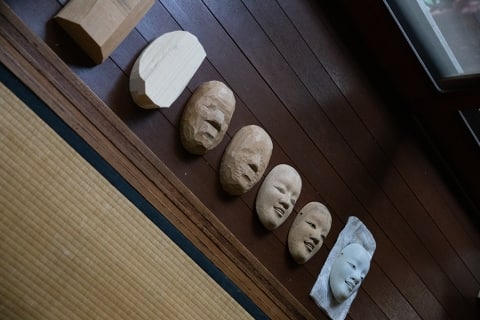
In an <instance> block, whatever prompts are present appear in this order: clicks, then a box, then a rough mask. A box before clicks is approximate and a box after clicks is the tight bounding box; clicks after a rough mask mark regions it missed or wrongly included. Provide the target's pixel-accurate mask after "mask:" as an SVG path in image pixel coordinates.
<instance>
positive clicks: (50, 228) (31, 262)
mask: <svg viewBox="0 0 480 320" xmlns="http://www.w3.org/2000/svg"><path fill="white" fill-rule="evenodd" d="M0 315H1V316H0V317H1V318H2V319H242V318H250V315H249V314H248V313H247V312H246V311H245V309H244V308H243V307H242V306H241V305H239V304H238V303H237V301H236V300H235V299H233V298H232V297H231V296H230V295H229V294H228V293H227V292H226V291H225V290H224V289H223V288H222V287H220V286H219V285H218V284H217V283H216V282H215V281H214V280H213V279H212V278H210V276H209V275H208V274H207V273H205V271H204V270H203V269H202V268H200V267H199V266H198V265H197V264H196V263H195V262H194V261H193V260H192V259H191V258H190V257H189V256H188V255H187V254H186V253H185V252H184V251H182V250H181V249H180V248H179V247H178V246H177V245H176V244H175V243H174V242H173V241H172V240H171V239H170V238H169V237H168V236H166V235H165V233H163V232H162V231H161V230H160V229H159V228H158V227H157V226H156V225H154V224H153V223H152V222H151V221H150V220H149V219H148V218H147V217H145V215H144V214H143V213H142V212H141V211H140V210H139V209H138V208H137V207H135V206H134V205H133V204H132V203H131V202H130V201H129V200H128V199H127V198H126V197H125V196H124V195H123V194H122V193H120V192H119V191H118V190H117V189H116V188H115V187H114V186H112V185H111V184H110V183H109V182H108V181H107V180H106V179H105V178H104V177H103V176H102V175H101V174H99V173H98V172H97V171H96V170H95V169H94V168H93V167H92V166H91V165H90V164H89V163H87V162H86V161H85V160H84V159H83V158H82V157H81V156H80V155H79V154H78V153H77V152H76V151H75V150H73V149H72V148H71V147H70V146H69V145H68V144H67V143H66V142H64V140H63V139H62V138H61V137H59V136H58V135H57V134H56V133H55V132H54V131H53V130H52V129H51V128H50V127H49V126H48V125H46V124H45V123H44V122H43V121H42V120H41V119H39V118H38V117H37V116H36V115H35V114H34V113H33V112H32V111H31V110H30V109H29V108H28V107H27V106H25V105H24V104H23V102H21V101H20V100H19V99H18V98H17V97H16V96H15V95H14V94H13V93H12V92H10V91H9V89H7V88H6V87H5V86H3V85H1V84H0Z"/></svg>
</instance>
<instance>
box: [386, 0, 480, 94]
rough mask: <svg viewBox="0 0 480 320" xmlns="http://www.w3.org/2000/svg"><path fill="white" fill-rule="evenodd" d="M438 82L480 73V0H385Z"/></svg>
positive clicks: (425, 65)
mask: <svg viewBox="0 0 480 320" xmlns="http://www.w3.org/2000/svg"><path fill="white" fill-rule="evenodd" d="M384 2H385V3H386V4H387V6H388V8H389V9H390V11H391V13H392V14H393V16H394V17H395V19H396V21H397V23H398V24H399V26H400V28H401V29H402V31H403V32H404V34H405V36H406V37H407V38H408V40H409V42H410V44H411V45H412V47H413V49H414V51H415V53H416V54H417V55H418V57H419V58H420V60H421V62H422V64H423V65H424V67H425V68H426V69H427V71H428V73H429V75H430V76H431V77H432V78H433V80H434V82H435V83H436V84H437V85H438V84H439V85H440V86H442V85H443V84H445V83H446V82H447V81H448V80H451V79H454V78H456V79H460V78H469V77H472V76H473V75H475V76H476V75H478V74H480V0H384Z"/></svg>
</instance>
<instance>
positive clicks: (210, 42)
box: [5, 0, 480, 319]
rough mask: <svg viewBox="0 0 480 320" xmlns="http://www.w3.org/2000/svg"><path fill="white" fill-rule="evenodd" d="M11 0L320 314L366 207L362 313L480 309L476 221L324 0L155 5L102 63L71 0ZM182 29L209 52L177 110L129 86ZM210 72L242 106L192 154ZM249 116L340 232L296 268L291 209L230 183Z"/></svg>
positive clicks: (473, 314) (462, 313)
mask: <svg viewBox="0 0 480 320" xmlns="http://www.w3.org/2000/svg"><path fill="white" fill-rule="evenodd" d="M5 2H6V3H7V4H8V5H9V6H10V7H11V8H12V9H13V10H14V11H15V12H16V13H17V14H18V15H19V16H20V18H21V19H22V20H23V21H24V22H25V23H26V24H27V25H28V27H29V28H30V29H31V30H32V31H34V32H35V33H36V34H37V36H38V37H39V38H41V39H43V40H44V41H45V42H46V43H47V44H48V45H49V46H50V47H51V48H52V49H53V50H54V51H55V52H56V53H57V54H58V55H59V56H60V57H61V58H62V59H63V60H64V61H65V62H66V63H67V64H68V65H69V66H70V67H71V68H72V70H73V71H74V72H75V73H77V75H78V76H79V77H80V78H81V79H82V80H83V81H84V82H85V83H86V84H87V85H88V86H89V87H90V88H91V90H93V91H94V92H95V93H96V94H97V95H98V96H99V97H100V98H101V99H102V100H103V101H105V103H106V104H108V105H109V106H110V107H111V109H112V110H113V111H114V112H115V113H116V114H117V115H118V116H119V117H120V118H121V119H122V120H123V121H124V122H125V123H126V124H127V125H128V126H129V127H130V129H131V130H133V131H134V132H135V133H136V134H137V135H138V137H140V138H141V140H143V141H144V142H145V143H146V144H147V145H148V146H149V147H150V149H151V150H152V151H153V152H154V153H155V154H156V155H157V156H158V158H159V159H161V160H162V161H163V162H164V163H165V164H166V165H167V166H168V167H169V168H170V170H171V171H172V172H174V173H175V175H176V176H177V177H178V178H179V179H181V181H183V183H184V184H185V185H186V186H188V188H189V189H190V190H191V191H192V192H193V193H194V194H195V195H196V196H197V197H198V198H199V199H200V200H201V201H202V202H203V203H204V204H205V205H206V206H207V207H208V208H209V209H210V210H211V211H212V212H213V213H215V215H216V216H217V217H218V218H219V219H220V220H221V221H222V222H223V224H224V225H225V226H226V227H227V228H228V229H230V230H231V231H232V232H233V234H234V235H235V236H236V237H237V238H238V239H239V240H240V241H241V242H242V243H243V245H244V246H246V247H247V248H248V249H249V250H250V251H251V252H252V253H253V254H254V255H255V256H256V257H257V258H258V260H259V261H260V262H261V263H262V264H263V265H264V266H265V267H266V268H268V270H270V272H271V273H272V274H273V275H274V276H275V277H276V278H277V279H278V280H279V281H280V282H281V283H282V284H283V285H284V286H285V287H286V288H287V289H288V290H289V291H290V292H291V293H292V294H293V295H294V296H295V297H296V298H297V299H298V300H299V301H300V302H301V303H302V304H303V305H304V306H305V307H306V308H307V309H308V310H309V312H310V313H311V314H313V315H314V316H316V317H318V318H321V319H323V318H326V316H325V315H324V314H323V313H322V312H321V311H320V309H318V308H317V307H316V305H315V304H314V303H313V301H312V300H311V299H310V298H309V296H308V293H309V291H310V289H311V287H312V286H313V283H314V281H315V278H316V276H317V275H318V273H319V272H320V269H321V267H322V264H323V262H324V261H325V259H326V257H327V255H328V252H329V250H330V248H332V246H333V245H334V243H335V240H336V237H337V236H338V233H339V232H340V231H341V229H342V228H343V226H344V224H345V222H346V220H347V218H348V216H350V215H355V216H357V217H359V218H360V219H361V220H362V221H363V222H364V223H365V224H366V225H367V227H368V228H369V229H370V231H371V232H372V233H373V235H374V237H375V238H376V241H377V251H376V253H375V256H374V259H373V263H372V267H371V270H370V273H369V275H368V277H367V278H366V281H365V282H364V284H363V286H362V288H361V290H360V292H359V294H358V296H357V298H356V300H355V301H354V303H353V305H352V307H351V310H350V314H349V318H350V319H478V318H479V316H480V313H479V308H478V301H476V298H475V297H476V295H477V292H478V290H479V289H480V230H479V229H478V226H476V224H475V222H474V220H473V219H472V218H471V216H470V213H469V212H468V211H467V210H466V209H465V208H464V206H463V205H462V203H461V202H460V201H459V200H458V198H456V197H455V193H454V192H453V190H452V189H451V188H450V187H449V185H448V184H447V182H446V181H447V180H445V178H444V176H443V174H442V172H440V171H439V169H438V166H437V163H436V162H435V158H433V157H431V156H430V153H429V152H427V150H428V148H427V147H426V145H425V144H423V143H421V142H419V139H418V137H417V136H416V135H415V131H413V130H410V129H409V126H410V125H411V123H410V120H409V117H408V116H407V115H406V114H403V113H401V112H399V111H398V110H396V109H392V108H390V106H389V104H388V100H386V99H385V95H384V94H383V92H381V91H380V89H379V87H378V86H377V85H376V83H377V82H378V81H372V80H371V79H370V78H369V77H367V74H368V73H367V72H366V70H364V69H363V68H362V65H361V64H359V63H358V60H357V59H356V57H355V56H354V55H353V54H352V52H351V51H350V50H349V49H348V45H347V43H346V40H345V38H344V37H343V36H340V34H339V33H337V29H336V28H335V24H332V23H331V20H330V19H329V16H328V12H329V11H328V10H326V9H325V8H323V7H322V5H321V4H320V1H313V0H312V1H307V0H301V1H299V0H277V1H270V0H264V1H254V0H242V1H240V0H238V1H237V0H228V1H214V0H203V1H195V0H191V1H175V0H171V1H169V0H161V1H156V2H155V5H154V6H153V8H152V9H151V10H150V11H149V12H148V13H147V15H146V16H145V18H144V19H143V20H142V21H141V22H140V23H139V24H138V25H137V27H136V28H135V30H134V31H133V32H132V33H131V34H130V35H129V36H128V37H127V39H126V40H125V41H124V42H123V43H122V44H121V45H120V46H119V47H118V49H117V50H116V51H115V52H114V53H113V54H112V56H111V57H110V58H109V59H107V60H106V61H105V62H104V63H103V64H101V65H93V64H92V63H91V62H90V61H89V59H88V58H87V57H86V56H85V55H84V54H83V53H82V52H81V51H80V49H78V47H77V46H76V45H75V44H74V42H73V41H72V40H71V39H70V38H69V37H68V36H67V35H66V34H65V33H64V32H63V31H62V30H61V29H60V28H59V27H58V26H57V25H56V24H55V23H54V22H53V21H52V20H51V18H52V17H53V16H54V15H55V13H57V12H58V11H59V10H60V8H61V7H62V2H64V1H55V0H42V1H34V0H8V1H5ZM372 19H374V17H372ZM178 29H183V30H187V31H190V32H191V33H193V34H194V35H196V36H197V37H198V38H199V40H200V42H201V43H202V45H203V46H204V48H205V50H206V52H207V59H206V60H205V61H204V62H203V64H202V65H201V67H200V69H199V70H198V72H197V73H196V74H195V76H194V78H193V79H192V81H191V82H190V83H189V85H188V88H187V90H185V92H184V93H183V94H182V95H181V96H180V97H179V98H178V100H177V101H176V102H175V103H174V105H173V106H172V107H171V108H169V109H166V110H155V111H145V110H141V109H139V108H138V107H136V106H135V105H134V103H133V101H132V100H131V98H130V95H129V91H128V75H129V73H130V71H131V68H132V65H133V63H134V61H135V59H136V57H137V56H138V55H139V53H140V52H141V51H142V49H143V48H145V46H146V45H147V44H148V43H149V42H151V41H152V40H154V39H155V38H156V37H158V36H160V35H162V34H163V33H165V32H169V31H173V30H178ZM208 80H220V81H223V82H225V83H226V84H227V85H228V86H229V87H230V88H231V89H232V90H233V91H234V93H235V97H236V100H237V105H236V111H235V114H234V116H233V119H232V123H231V125H230V128H229V130H228V133H227V136H226V137H225V139H224V140H223V142H222V143H221V144H220V145H219V146H218V147H217V148H216V149H215V150H213V151H211V152H209V153H207V154H206V155H205V156H203V157H197V156H191V155H189V154H188V153H187V152H186V151H185V150H183V148H182V146H181V144H180V140H179V135H178V122H179V118H180V116H181V113H182V109H183V106H184V104H185V103H186V101H187V99H188V98H189V97H190V95H191V93H192V91H193V90H194V89H195V88H196V87H197V86H198V85H199V84H200V83H202V82H204V81H208ZM249 124H257V125H259V126H261V127H263V128H265V130H266V131H267V132H268V133H269V134H270V135H271V137H272V140H273V141H274V151H273V155H272V159H271V161H270V165H269V168H268V169H267V172H268V170H269V169H271V168H272V167H273V166H275V165H276V164H279V163H288V164H291V165H292V166H294V167H295V168H297V170H298V171H299V172H300V173H301V175H302V178H303V189H302V194H301V196H300V199H299V201H298V202H297V205H296V210H297V211H298V210H299V209H300V208H301V207H302V206H303V205H304V204H306V203H307V202H309V201H321V202H323V203H324V204H325V205H326V206H327V207H328V208H329V209H330V210H331V212H332V215H333V226H332V230H331V232H330V235H329V236H328V237H327V239H326V242H325V244H324V246H323V247H322V249H321V250H320V252H319V254H318V255H317V256H316V257H315V258H313V259H312V260H311V261H309V262H308V263H306V264H305V265H302V266H298V265H296V264H295V263H294V262H293V261H292V260H291V259H290V257H289V256H288V251H287V249H286V236H287V233H288V228H289V225H290V223H291V222H292V217H291V218H290V219H289V220H287V222H286V223H285V224H284V225H283V226H282V227H281V228H279V229H278V230H276V231H274V232H266V231H265V230H264V229H263V228H262V226H261V224H260V222H259V220H258V219H257V218H256V214H255V212H254V201H255V195H256V191H257V189H258V186H257V187H256V188H254V189H253V190H251V191H250V192H248V193H247V194H245V195H244V196H241V197H230V196H227V195H226V194H225V193H224V192H223V191H222V190H221V187H220V185H219V180H218V167H219V162H220V159H221V156H222V152H223V150H224V149H225V147H226V145H227V144H228V143H229V141H230V140H231V137H232V136H233V134H234V133H235V132H236V131H237V130H238V129H239V128H241V127H242V126H245V125H249Z"/></svg>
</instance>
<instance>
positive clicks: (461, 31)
mask: <svg viewBox="0 0 480 320" xmlns="http://www.w3.org/2000/svg"><path fill="white" fill-rule="evenodd" d="M422 1H423V2H424V4H425V7H426V8H427V9H428V13H429V14H430V16H431V17H432V18H433V20H434V22H435V23H436V25H437V27H438V29H439V31H440V32H441V34H442V35H443V37H444V39H445V40H446V42H447V44H448V46H449V47H450V49H451V51H452V53H453V56H452V57H451V59H452V62H453V63H454V64H458V65H457V71H458V73H459V74H462V73H478V72H480V1H477V0H422Z"/></svg>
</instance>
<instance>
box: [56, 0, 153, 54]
mask: <svg viewBox="0 0 480 320" xmlns="http://www.w3.org/2000/svg"><path fill="white" fill-rule="evenodd" d="M153 3H154V0H71V1H70V2H69V3H68V4H67V5H66V6H65V7H64V8H63V9H62V10H61V11H60V12H59V13H58V14H57V15H56V16H55V21H57V22H58V24H60V26H62V28H63V29H64V30H65V31H66V32H67V33H68V34H69V35H70V36H71V37H72V38H73V39H74V40H75V41H76V42H77V44H78V45H79V46H80V47H81V48H82V49H83V50H84V51H85V52H86V53H87V54H88V56H89V57H90V58H91V59H92V60H93V61H94V62H95V63H102V62H103V61H105V59H106V58H107V57H108V56H109V55H110V54H111V53H112V52H113V51H114V50H115V48H116V47H117V46H118V45H119V44H120V43H121V42H122V41H123V39H125V37H126V36H127V35H128V33H129V32H130V31H131V30H132V29H133V28H134V27H135V25H136V24H137V23H138V22H139V21H140V19H142V17H143V16H144V15H145V14H146V13H147V11H148V10H149V9H150V8H151V7H152V5H153Z"/></svg>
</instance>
